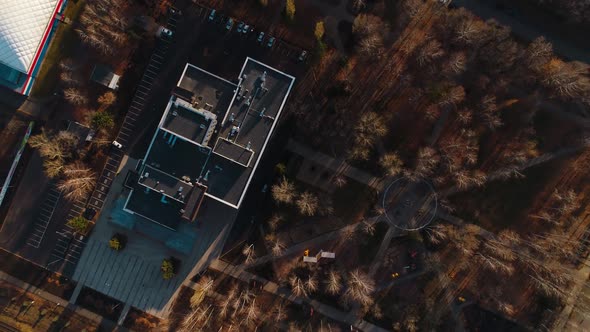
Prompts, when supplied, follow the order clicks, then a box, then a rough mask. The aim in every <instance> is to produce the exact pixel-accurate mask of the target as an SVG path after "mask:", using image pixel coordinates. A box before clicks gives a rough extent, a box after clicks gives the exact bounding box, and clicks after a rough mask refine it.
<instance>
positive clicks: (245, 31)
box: [242, 24, 250, 33]
mask: <svg viewBox="0 0 590 332" xmlns="http://www.w3.org/2000/svg"><path fill="white" fill-rule="evenodd" d="M242 32H243V33H248V32H250V26H249V25H248V24H246V25H245V26H244V29H242Z"/></svg>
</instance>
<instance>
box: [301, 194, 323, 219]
mask: <svg viewBox="0 0 590 332" xmlns="http://www.w3.org/2000/svg"><path fill="white" fill-rule="evenodd" d="M296 203H297V208H298V209H299V212H300V213H301V214H303V215H306V216H313V215H315V213H316V212H317V210H318V206H319V200H318V197H317V196H316V195H315V194H313V193H311V192H309V191H306V192H304V193H302V194H301V195H299V197H298V198H297V202H296Z"/></svg>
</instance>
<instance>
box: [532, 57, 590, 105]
mask: <svg viewBox="0 0 590 332" xmlns="http://www.w3.org/2000/svg"><path fill="white" fill-rule="evenodd" d="M586 73H587V71H586V69H585V67H584V66H583V65H581V64H579V63H577V62H567V63H566V62H564V61H562V60H560V59H557V58H553V59H551V60H550V61H549V62H547V63H546V64H545V65H544V66H543V67H542V69H541V73H540V74H541V83H542V84H543V85H544V86H545V87H547V88H548V89H549V90H550V91H551V92H553V93H555V94H556V95H557V96H558V97H563V98H587V97H588V91H590V79H589V78H588V77H587V76H586Z"/></svg>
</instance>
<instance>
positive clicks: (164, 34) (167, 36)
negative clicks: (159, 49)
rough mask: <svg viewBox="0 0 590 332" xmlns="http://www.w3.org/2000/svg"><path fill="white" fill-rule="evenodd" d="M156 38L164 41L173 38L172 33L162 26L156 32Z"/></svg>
mask: <svg viewBox="0 0 590 332" xmlns="http://www.w3.org/2000/svg"><path fill="white" fill-rule="evenodd" d="M156 36H158V37H160V38H162V39H170V38H172V31H170V30H169V29H166V28H164V27H162V26H161V27H159V28H158V30H157V31H156Z"/></svg>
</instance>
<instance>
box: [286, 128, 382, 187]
mask: <svg viewBox="0 0 590 332" xmlns="http://www.w3.org/2000/svg"><path fill="white" fill-rule="evenodd" d="M287 150H289V151H291V152H293V153H295V154H298V155H300V156H302V157H303V158H305V159H307V160H311V161H313V162H314V163H316V164H318V165H322V166H323V167H327V168H329V169H331V170H333V171H334V172H335V173H336V174H342V175H345V176H347V177H349V178H351V179H353V180H355V181H358V182H361V183H364V184H366V185H368V186H370V187H373V188H375V189H376V190H378V191H381V190H382V189H383V183H382V182H383V181H382V178H379V177H376V176H374V175H372V174H369V173H367V172H365V171H363V170H360V169H358V168H355V167H352V166H350V165H349V164H348V163H347V162H346V161H345V160H344V159H335V158H332V157H330V156H328V155H325V154H323V153H321V152H319V151H314V150H312V149H310V148H308V147H307V146H305V145H303V144H301V143H298V142H296V141H294V140H292V139H289V142H288V143H287Z"/></svg>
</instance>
